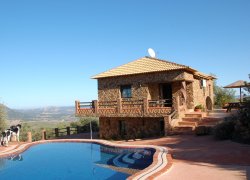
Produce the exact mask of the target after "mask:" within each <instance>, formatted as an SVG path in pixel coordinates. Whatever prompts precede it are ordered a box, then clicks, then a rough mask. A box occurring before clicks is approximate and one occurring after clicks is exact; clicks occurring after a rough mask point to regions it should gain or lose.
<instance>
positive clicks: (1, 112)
mask: <svg viewBox="0 0 250 180" xmlns="http://www.w3.org/2000/svg"><path fill="white" fill-rule="evenodd" d="M6 126H7V113H6V107H5V106H4V105H3V104H0V132H2V131H4V130H5V129H6Z"/></svg>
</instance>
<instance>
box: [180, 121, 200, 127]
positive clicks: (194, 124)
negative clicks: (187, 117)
mask: <svg viewBox="0 0 250 180" xmlns="http://www.w3.org/2000/svg"><path fill="white" fill-rule="evenodd" d="M178 124H179V126H190V127H195V126H197V122H188V121H180V122H178Z"/></svg>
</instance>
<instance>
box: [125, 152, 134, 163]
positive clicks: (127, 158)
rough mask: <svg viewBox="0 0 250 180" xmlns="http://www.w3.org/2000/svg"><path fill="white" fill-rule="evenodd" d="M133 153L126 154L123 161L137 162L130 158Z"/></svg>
mask: <svg viewBox="0 0 250 180" xmlns="http://www.w3.org/2000/svg"><path fill="white" fill-rule="evenodd" d="M132 154H133V153H128V154H126V155H125V156H123V157H122V161H123V162H125V163H127V164H135V160H134V159H131V158H129V156H130V155H132Z"/></svg>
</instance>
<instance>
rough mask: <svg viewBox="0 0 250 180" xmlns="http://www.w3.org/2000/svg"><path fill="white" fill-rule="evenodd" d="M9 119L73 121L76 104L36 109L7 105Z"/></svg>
mask: <svg viewBox="0 0 250 180" xmlns="http://www.w3.org/2000/svg"><path fill="white" fill-rule="evenodd" d="M6 109H7V114H8V119H9V120H23V121H54V120H59V121H72V120H75V119H76V118H75V112H74V110H75V108H74V106H63V107H57V106H50V107H43V108H35V109H10V108H8V107H6Z"/></svg>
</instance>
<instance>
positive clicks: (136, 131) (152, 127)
mask: <svg viewBox="0 0 250 180" xmlns="http://www.w3.org/2000/svg"><path fill="white" fill-rule="evenodd" d="M119 121H125V124H126V130H127V131H126V135H125V137H122V136H121V134H120V129H119ZM160 121H164V118H163V117H161V118H157V117H148V118H147V117H138V118H133V117H100V118H99V125H100V131H99V133H100V138H103V139H135V138H143V137H152V136H159V135H163V134H164V131H163V132H161V131H160V129H161V125H160ZM162 133H163V134H162Z"/></svg>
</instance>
